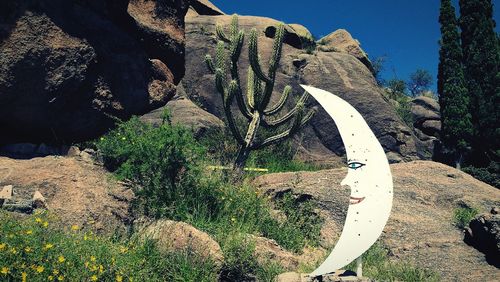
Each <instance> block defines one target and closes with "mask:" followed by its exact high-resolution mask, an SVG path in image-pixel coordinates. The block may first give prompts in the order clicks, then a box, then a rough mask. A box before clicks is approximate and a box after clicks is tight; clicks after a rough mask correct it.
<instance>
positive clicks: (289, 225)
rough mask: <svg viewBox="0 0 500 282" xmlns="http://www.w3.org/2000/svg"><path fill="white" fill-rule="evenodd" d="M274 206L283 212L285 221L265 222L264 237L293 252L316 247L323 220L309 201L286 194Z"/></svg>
mask: <svg viewBox="0 0 500 282" xmlns="http://www.w3.org/2000/svg"><path fill="white" fill-rule="evenodd" d="M275 206H276V209H278V210H280V211H282V212H283V214H284V216H285V217H286V220H285V221H284V222H282V223H280V224H276V223H275V222H274V221H268V222H266V224H265V225H264V229H263V234H264V236H266V237H269V238H273V239H275V240H276V241H277V242H279V243H280V245H281V246H283V247H284V248H286V249H289V250H292V251H294V252H300V251H301V250H302V249H303V248H304V247H305V246H306V245H311V246H318V244H319V239H320V231H321V226H322V224H323V220H322V219H321V217H320V216H319V215H318V214H317V213H316V212H315V211H314V208H315V206H314V204H313V203H312V202H311V201H308V200H305V201H300V200H299V199H297V198H295V197H294V196H293V195H292V194H291V193H286V194H284V195H283V197H282V198H281V199H278V200H277V202H276V205H275Z"/></svg>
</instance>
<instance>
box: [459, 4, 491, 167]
mask: <svg viewBox="0 0 500 282" xmlns="http://www.w3.org/2000/svg"><path fill="white" fill-rule="evenodd" d="M459 3H460V21H459V24H460V27H461V30H462V34H461V37H462V50H463V62H464V65H465V79H466V84H467V88H468V90H469V93H470V97H471V104H470V113H471V115H472V123H473V124H474V132H473V134H474V138H473V140H472V149H473V151H474V153H473V154H471V157H472V158H471V162H472V164H474V165H477V166H487V165H489V163H490V162H491V161H498V159H499V151H498V150H499V148H500V146H499V142H500V127H499V124H500V123H499V122H498V120H499V116H500V74H499V70H500V54H499V50H498V49H499V43H498V38H497V34H496V33H495V30H494V28H495V21H494V20H493V5H492V3H491V0H460V2H459Z"/></svg>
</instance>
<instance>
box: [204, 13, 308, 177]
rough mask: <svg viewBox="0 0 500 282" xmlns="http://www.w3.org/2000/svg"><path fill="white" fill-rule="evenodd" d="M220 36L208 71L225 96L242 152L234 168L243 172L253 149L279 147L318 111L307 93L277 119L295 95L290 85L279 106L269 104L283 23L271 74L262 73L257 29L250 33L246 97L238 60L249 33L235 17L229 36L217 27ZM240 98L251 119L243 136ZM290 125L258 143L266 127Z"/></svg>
mask: <svg viewBox="0 0 500 282" xmlns="http://www.w3.org/2000/svg"><path fill="white" fill-rule="evenodd" d="M216 34H217V37H218V38H219V41H218V43H217V47H216V51H215V62H214V60H213V59H212V57H211V56H210V55H206V56H205V62H206V64H207V66H208V69H209V70H210V71H211V72H212V73H213V74H215V85H216V88H217V91H218V92H219V94H220V95H221V96H222V101H223V107H224V112H225V114H226V118H227V122H228V126H229V128H230V130H231V132H232V134H233V136H234V138H235V139H236V141H237V142H238V144H239V146H240V149H239V151H238V155H237V157H236V160H235V162H234V169H235V170H241V169H242V168H243V167H244V166H245V163H246V160H247V159H248V156H249V155H250V152H251V151H253V150H258V149H261V148H264V147H266V146H269V145H271V144H276V143H278V142H280V141H283V140H284V139H286V138H288V137H290V136H292V135H294V134H295V133H297V132H298V131H299V129H300V128H301V127H302V126H304V125H305V124H306V123H307V122H308V121H309V120H310V119H311V118H312V116H313V115H314V113H315V111H314V110H309V111H307V112H306V109H305V103H306V101H307V98H308V94H307V92H304V94H303V95H302V97H301V98H300V99H299V100H298V102H297V104H296V105H295V107H294V108H293V109H292V110H291V111H289V112H288V113H286V114H283V115H281V116H280V117H274V116H277V115H278V113H280V112H281V110H282V109H283V108H284V106H285V104H286V101H287V98H288V97H289V96H290V93H291V92H292V88H291V87H290V86H288V85H287V86H286V87H285V88H284V90H283V93H282V95H281V97H280V99H279V101H278V102H277V103H276V104H275V105H271V106H270V105H269V103H270V101H271V95H272V93H273V89H274V82H275V79H276V71H277V69H278V67H279V61H280V59H281V52H282V47H283V39H284V36H285V27H284V25H283V24H279V26H278V27H277V29H276V34H275V37H274V45H273V50H272V54H271V59H270V60H269V68H268V72H267V74H265V73H264V71H263V70H262V67H261V64H260V60H259V52H258V41H257V37H258V34H257V30H256V29H255V28H254V29H252V30H251V32H250V38H249V43H248V55H249V61H250V67H249V68H248V75H247V86H246V95H244V94H243V91H242V89H241V82H240V77H239V73H238V60H239V58H240V55H241V50H242V47H243V42H244V39H245V33H244V32H243V31H242V30H240V29H239V25H238V16H237V15H233V18H232V21H231V26H230V33H229V36H227V35H226V33H225V31H224V28H223V27H221V26H219V25H217V26H216ZM226 45H228V46H229V73H230V79H229V78H228V75H227V73H228V70H227V66H226V60H227V53H226V49H225V47H226ZM235 98H236V102H237V104H238V109H239V110H240V112H241V113H242V115H243V116H244V117H245V119H246V120H247V122H248V123H247V124H248V126H247V132H246V135H244V136H243V135H242V134H241V133H240V131H239V129H238V127H237V126H236V123H235V118H234V115H233V112H232V109H231V105H232V103H233V100H234V99H235ZM284 125H288V129H286V130H283V131H282V132H280V133H277V134H276V135H274V136H271V137H268V138H266V139H264V140H259V141H257V140H256V138H255V137H256V135H257V131H258V130H259V128H260V127H261V126H262V127H264V128H267V129H271V130H272V129H276V130H277V129H278V127H281V126H284Z"/></svg>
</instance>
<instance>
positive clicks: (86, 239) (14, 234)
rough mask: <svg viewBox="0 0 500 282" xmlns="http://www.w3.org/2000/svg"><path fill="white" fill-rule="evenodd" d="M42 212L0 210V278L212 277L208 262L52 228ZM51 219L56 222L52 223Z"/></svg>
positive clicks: (149, 245)
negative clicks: (18, 214)
mask: <svg viewBox="0 0 500 282" xmlns="http://www.w3.org/2000/svg"><path fill="white" fill-rule="evenodd" d="M54 223H56V222H55V219H53V218H52V217H50V216H48V215H47V214H35V215H33V216H27V217H23V218H18V217H16V218H14V217H13V216H12V215H11V214H8V213H6V212H1V211H0V281H145V279H146V278H147V279H146V280H147V281H216V280H217V273H216V268H215V267H214V264H213V262H211V261H207V260H203V259H201V258H200V257H198V256H196V255H194V254H192V253H188V252H185V253H183V252H176V253H170V254H161V253H160V252H159V251H158V250H157V249H156V247H155V245H154V244H153V242H151V241H147V242H136V241H129V240H113V239H112V238H109V237H103V236H96V235H95V234H93V233H92V232H90V231H85V230H81V229H80V228H79V227H78V226H76V225H74V226H68V227H67V230H66V231H61V230H56V229H53V227H52V225H53V224H54ZM54 225H57V224H54Z"/></svg>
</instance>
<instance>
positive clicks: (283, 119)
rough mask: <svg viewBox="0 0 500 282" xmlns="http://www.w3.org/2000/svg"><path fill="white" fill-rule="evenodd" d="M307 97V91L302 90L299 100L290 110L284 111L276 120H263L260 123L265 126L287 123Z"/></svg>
mask: <svg viewBox="0 0 500 282" xmlns="http://www.w3.org/2000/svg"><path fill="white" fill-rule="evenodd" d="M307 98H309V93H307V92H304V94H302V96H301V97H300V99H299V101H297V104H296V105H295V107H294V108H293V109H292V110H291V111H289V112H288V113H286V114H285V115H283V116H282V117H280V118H278V119H276V120H273V121H264V122H263V123H262V124H263V125H264V126H265V127H275V126H280V125H282V124H285V123H287V122H288V121H290V119H291V118H292V117H293V116H294V115H295V114H296V113H297V111H298V110H299V109H300V108H301V107H303V105H304V104H305V103H306V102H307Z"/></svg>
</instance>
